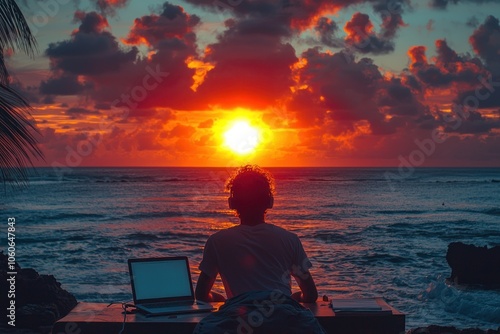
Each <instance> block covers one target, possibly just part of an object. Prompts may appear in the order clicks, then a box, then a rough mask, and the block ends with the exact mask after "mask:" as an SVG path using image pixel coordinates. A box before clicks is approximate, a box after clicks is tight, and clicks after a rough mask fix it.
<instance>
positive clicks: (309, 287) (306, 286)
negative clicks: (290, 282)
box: [292, 270, 318, 303]
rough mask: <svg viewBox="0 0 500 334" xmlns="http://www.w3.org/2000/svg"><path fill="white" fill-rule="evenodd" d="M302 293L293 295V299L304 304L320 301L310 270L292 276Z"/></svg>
mask: <svg viewBox="0 0 500 334" xmlns="http://www.w3.org/2000/svg"><path fill="white" fill-rule="evenodd" d="M292 276H293V277H294V278H295V280H296V281H297V284H298V285H299V288H300V290H301V291H297V292H295V293H294V294H292V298H293V299H295V300H296V301H298V302H302V303H314V302H315V301H316V299H318V290H317V289H316V284H315V283H314V280H313V278H312V276H311V273H310V272H309V270H306V271H303V272H301V273H300V274H292Z"/></svg>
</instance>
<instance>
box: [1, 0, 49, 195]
mask: <svg viewBox="0 0 500 334" xmlns="http://www.w3.org/2000/svg"><path fill="white" fill-rule="evenodd" d="M9 48H10V49H12V50H21V51H23V52H24V53H26V54H28V55H29V56H31V57H33V56H34V54H35V51H36V49H37V46H36V40H35V37H34V36H33V35H32V34H31V30H30V28H29V26H28V23H27V22H26V20H25V18H24V15H23V13H22V12H21V10H20V9H19V7H18V6H17V4H16V2H15V1H14V0H0V179H1V181H3V183H4V185H5V182H6V181H12V182H13V183H14V184H15V185H25V184H27V182H28V170H27V169H26V168H25V167H30V166H33V161H32V158H33V157H37V158H38V157H43V154H42V152H41V151H40V149H39V148H38V147H37V141H36V138H35V135H36V134H37V133H39V132H38V130H37V129H36V127H35V125H34V123H32V122H31V121H30V120H31V119H32V118H31V115H30V111H31V110H32V109H31V107H30V105H29V104H28V102H27V101H26V100H25V99H24V98H23V97H22V96H21V95H19V94H18V93H17V92H16V91H15V90H13V89H12V88H10V87H9V73H8V71H7V67H6V66H5V59H4V56H3V52H4V51H5V50H6V49H9Z"/></svg>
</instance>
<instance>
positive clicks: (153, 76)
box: [51, 65, 170, 181]
mask: <svg viewBox="0 0 500 334" xmlns="http://www.w3.org/2000/svg"><path fill="white" fill-rule="evenodd" d="M146 72H147V74H146V75H145V76H144V77H143V78H142V84H141V85H136V86H134V87H132V88H131V89H130V90H129V91H128V92H126V93H122V94H121V95H120V98H118V99H115V100H114V101H113V102H111V107H112V108H116V107H122V108H125V110H124V111H123V110H122V111H123V113H120V118H119V119H118V120H114V121H113V120H109V119H107V118H103V119H102V120H101V122H100V123H99V126H98V127H97V128H96V130H97V131H99V132H98V133H97V134H96V135H95V136H94V137H89V138H87V139H85V140H81V141H79V142H78V143H77V144H76V147H75V148H73V147H71V146H70V145H66V148H65V149H66V156H65V159H64V162H63V163H61V162H59V161H54V162H52V164H51V166H52V169H53V170H54V172H55V174H56V176H57V178H58V180H59V181H61V180H62V179H63V177H64V174H67V173H71V171H72V168H75V167H78V166H80V165H81V163H82V162H83V159H84V158H85V157H88V156H90V155H91V154H92V153H93V152H94V151H95V149H97V147H98V146H99V145H100V144H101V143H102V139H103V135H102V134H101V132H105V131H107V130H109V129H110V128H111V126H112V125H114V124H116V123H119V122H123V121H124V120H126V119H127V117H128V115H129V113H130V110H131V109H135V108H137V106H138V103H140V102H142V101H144V100H145V99H146V98H147V97H148V95H149V93H150V92H151V91H153V90H155V89H156V88H157V87H158V86H159V85H160V84H161V83H162V82H163V80H164V79H165V78H166V77H168V76H169V75H170V73H169V72H162V71H161V69H160V65H156V67H155V68H154V69H153V68H152V67H150V66H147V67H146Z"/></svg>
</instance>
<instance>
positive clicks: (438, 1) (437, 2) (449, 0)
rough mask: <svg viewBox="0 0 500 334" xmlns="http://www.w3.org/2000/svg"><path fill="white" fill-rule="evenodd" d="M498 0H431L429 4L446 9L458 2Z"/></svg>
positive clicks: (474, 2)
mask: <svg viewBox="0 0 500 334" xmlns="http://www.w3.org/2000/svg"><path fill="white" fill-rule="evenodd" d="M497 1H498V0H431V1H430V2H429V5H430V6H431V7H433V8H437V9H446V8H447V7H448V5H452V4H453V5H456V4H458V3H472V4H483V3H488V2H493V3H495V2H497Z"/></svg>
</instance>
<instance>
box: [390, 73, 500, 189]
mask: <svg viewBox="0 0 500 334" xmlns="http://www.w3.org/2000/svg"><path fill="white" fill-rule="evenodd" d="M478 80H479V82H480V83H481V85H479V86H477V87H476V89H475V90H474V93H473V94H471V95H469V96H467V97H466V98H464V100H463V102H462V105H457V104H453V105H452V108H451V111H452V112H451V113H450V114H444V115H443V120H444V123H445V125H448V126H449V127H450V128H451V129H453V130H458V129H459V128H460V127H461V126H462V125H463V122H464V121H466V120H467V119H468V118H469V117H470V115H471V113H472V112H475V111H476V110H477V109H478V108H479V105H480V101H485V100H487V99H488V98H490V97H491V95H492V94H493V93H494V92H495V87H499V86H500V82H495V81H493V77H492V76H491V75H490V76H489V77H488V78H487V79H486V78H484V77H482V76H479V77H478ZM448 138H449V136H448V134H446V133H445V132H442V131H440V130H439V129H434V130H433V131H432V132H431V135H430V137H429V138H425V139H423V140H419V139H415V141H414V143H415V145H416V147H417V148H415V149H414V150H413V151H411V152H410V153H409V154H408V155H407V156H403V155H400V156H399V157H398V160H399V162H400V163H399V166H398V173H393V172H389V171H386V172H385V173H384V177H385V180H386V182H387V184H388V186H389V188H390V189H391V191H395V190H396V189H395V187H394V184H393V181H398V182H401V181H403V180H405V179H407V178H409V177H411V176H412V175H413V173H414V172H415V167H419V166H422V165H423V164H424V163H425V161H426V160H427V158H429V157H430V156H432V155H433V154H434V153H435V152H436V150H437V146H438V145H439V144H443V143H444V142H446V140H447V139H448Z"/></svg>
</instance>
